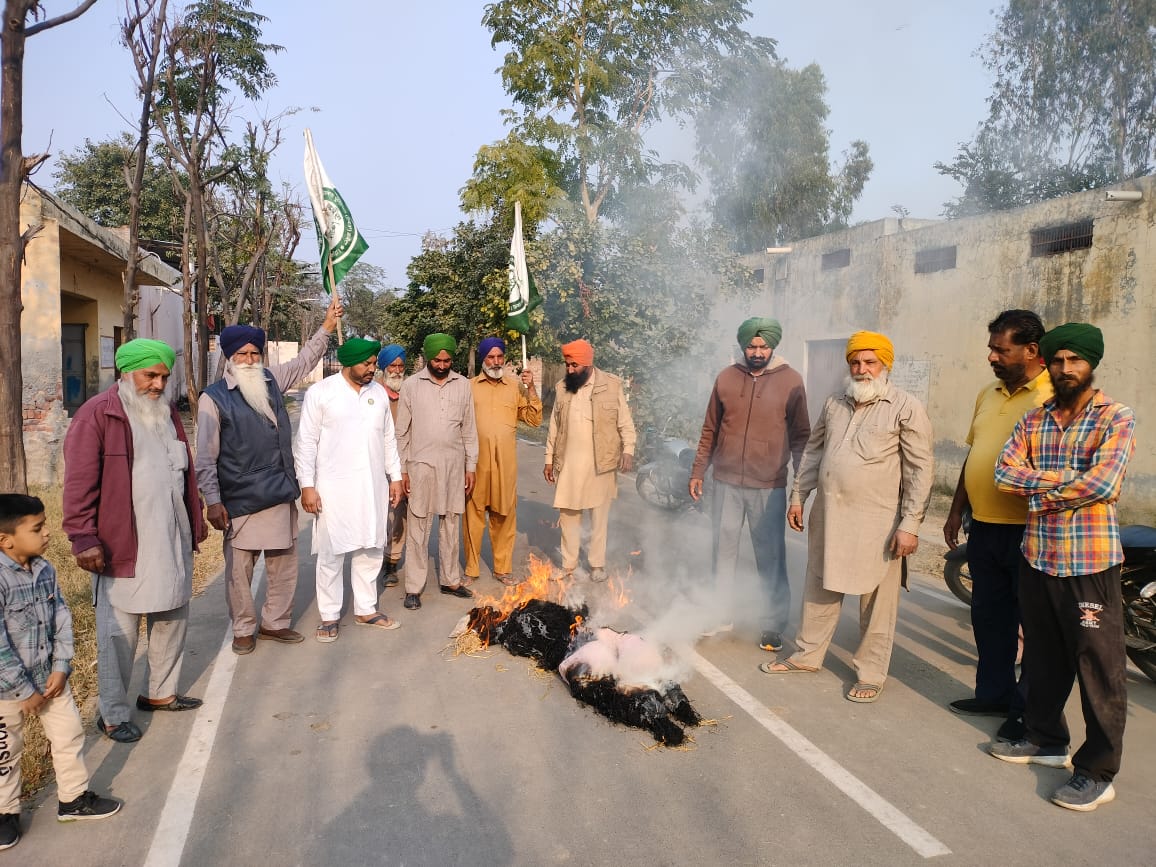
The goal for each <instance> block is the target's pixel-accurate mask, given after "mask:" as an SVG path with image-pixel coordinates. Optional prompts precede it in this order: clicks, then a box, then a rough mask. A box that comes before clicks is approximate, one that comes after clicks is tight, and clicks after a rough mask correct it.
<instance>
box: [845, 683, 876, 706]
mask: <svg viewBox="0 0 1156 867" xmlns="http://www.w3.org/2000/svg"><path fill="white" fill-rule="evenodd" d="M856 690H859V691H863V692H870V695H851V693H853V692H855V691H856ZM881 692H883V686H882V685H881V684H878V683H865V682H864V681H862V680H860V681H856V683H855V685H854V686H853V687H851V688H850V689H849V690H847V693H846V695H845V696H844V698H846V699H847V701H855V702H858V703H859V704H871V702H873V701H875V699H877V698H879V693H881Z"/></svg>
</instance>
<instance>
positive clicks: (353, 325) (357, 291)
mask: <svg viewBox="0 0 1156 867" xmlns="http://www.w3.org/2000/svg"><path fill="white" fill-rule="evenodd" d="M318 286H320V283H318ZM337 291H338V292H340V293H341V304H342V306H343V307H344V308H345V315H344V316H343V317H342V318H343V319H344V322H345V329H346V331H347V332H348V333H349V335H350V336H355V335H360V336H363V337H371V338H374V339H378V340H380V339H381V338H382V337H384V336H385V334H386V331H387V329H388V312H387V310H388V307H389V303H390V301H391V300H392V299H393V292H392V290H391V289H390V288H389V285H388V283H387V282H386V279H385V269H384V268H379V267H378V266H377V265H370V264H369V263H368V262H358V263H357V264H355V265H354V266H353V267H352V268H350V269H349V273H347V274H346V275H345V277H344V278H343V279H342V281H341V282H340V283H339V284H338V286H337Z"/></svg>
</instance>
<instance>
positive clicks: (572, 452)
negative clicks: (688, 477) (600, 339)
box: [542, 340, 635, 581]
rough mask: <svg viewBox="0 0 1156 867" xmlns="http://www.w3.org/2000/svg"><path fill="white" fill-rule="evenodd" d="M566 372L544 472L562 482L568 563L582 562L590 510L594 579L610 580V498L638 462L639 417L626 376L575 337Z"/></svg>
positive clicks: (566, 351) (571, 566)
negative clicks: (598, 361) (603, 365)
mask: <svg viewBox="0 0 1156 867" xmlns="http://www.w3.org/2000/svg"><path fill="white" fill-rule="evenodd" d="M562 359H563V360H564V361H565V362H566V377H565V379H563V380H562V381H561V382H559V383H558V389H557V396H556V397H555V398H554V409H553V411H552V412H551V413H550V432H549V434H547V436H546V466H545V467H544V468H543V471H542V475H543V476H544V477H545V479H546V481H547V482H549V483H550V484H552V485H553V484H555V483H557V485H558V488H557V490H556V491H555V493H554V507H555V508H556V509H557V510H558V513H559V514H558V524H559V525H560V526H561V528H562V569H563V571H565V572H566V574H567V575H571V574H573V572H574V570H575V568H577V566H578V543H579V540H580V538H581V535H582V513H583V512H589V513H590V545H589V547H588V548H587V550H586V559H587V561H588V562H589V564H590V579H591V580H592V581H605V580H606V529H607V526H608V525H609V522H610V503H611V501H613V500H614V498H615V497H617V496H618V471H619V470H621V471H622V472H630V470H631V468H632V467H633V466H634V442H635V431H634V421H633V419H632V418H631V416H630V408H629V407H628V406H627V405H626V396H625V395H624V394H623V392H622V380H620V379H619V378H618V377H617V376H614V375H613V374H609V373H607V372H606V371H604V370H599V369H598V368H596V367H595V366H594V347H593V346H591V345H590V344H589V343H588V342H587V341H585V340H575V341H574V342H573V343H567V344H566V345H565V346H563V347H562Z"/></svg>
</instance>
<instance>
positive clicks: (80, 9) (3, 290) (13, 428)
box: [0, 0, 96, 492]
mask: <svg viewBox="0 0 1156 867" xmlns="http://www.w3.org/2000/svg"><path fill="white" fill-rule="evenodd" d="M95 2H96V0H84V2H82V3H80V4H78V5H77V6H76V7H75V8H74V9H73V10H72V11H71V12H67V13H65V14H63V15H58V16H56V17H55V18H43V19H42V16H43V14H44V10H43V8H42V4H41V3H40V0H5V2H4V21H3V23H2V30H0V66H2V67H3V70H2V72H0V490H4V491H20V492H23V491H27V490H28V472H27V467H26V466H25V463H24V416H23V412H22V407H23V403H24V377H23V374H22V372H21V369H20V364H21V354H20V314H21V312H22V311H23V309H24V307H23V303H22V302H21V300H20V271H21V266H22V265H23V262H24V248H25V246H26V245H27V243H28V241H29V240H30V239H31V238H32V237H33V236H35V234H36V233H37V232H38V231H39V230H40V227H39V226H29V227H28V230H27V231H26V232H24V233H23V234H21V232H20V197H21V191H22V185H23V183H24V181H25V179H26V178H27V177H28V175H29V174H30V173H31V171H32V169H33V168H35V167H36V166H38V165H39V164H40V163H42V162H43V161H44V160H45V159H47V154H41V155H39V156H34V157H29V158H26V157H25V156H24V145H23V141H22V139H23V136H24V44H25V40H26V39H27V38H28V37H29V36H35V35H36V34H37V33H40V32H42V31H44V30H48V29H50V28H52V27H56V26H58V25H60V24H64V23H65V22H68V21H72V20H73V19H75V18H78V17H80V16H81V15H83V14H84V13H85V12H87V11H88V10H89V9H90V8H91V7H92V5H93V4H94V3H95ZM30 17H31V18H32V20H33V21H34V22H35V23H33V24H29V23H28V21H29V18H30Z"/></svg>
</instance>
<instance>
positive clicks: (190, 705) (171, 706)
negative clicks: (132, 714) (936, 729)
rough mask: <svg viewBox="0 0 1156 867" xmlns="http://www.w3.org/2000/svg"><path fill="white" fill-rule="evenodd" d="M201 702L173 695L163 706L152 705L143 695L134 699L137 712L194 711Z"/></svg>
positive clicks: (197, 699)
mask: <svg viewBox="0 0 1156 867" xmlns="http://www.w3.org/2000/svg"><path fill="white" fill-rule="evenodd" d="M201 704H202V702H201V700H200V699H199V698H193V697H192V696H188V695H174V696H173V697H172V699H171V700H169V701H167V702H165V703H164V704H153V703H152V702H151V701H149V700H148V699H147V698H145V697H144V696H143V695H138V696H137V697H136V707H137V710H143V711H154V710H172V711H176V710H196V709H197V708H199V707H200V706H201Z"/></svg>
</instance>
